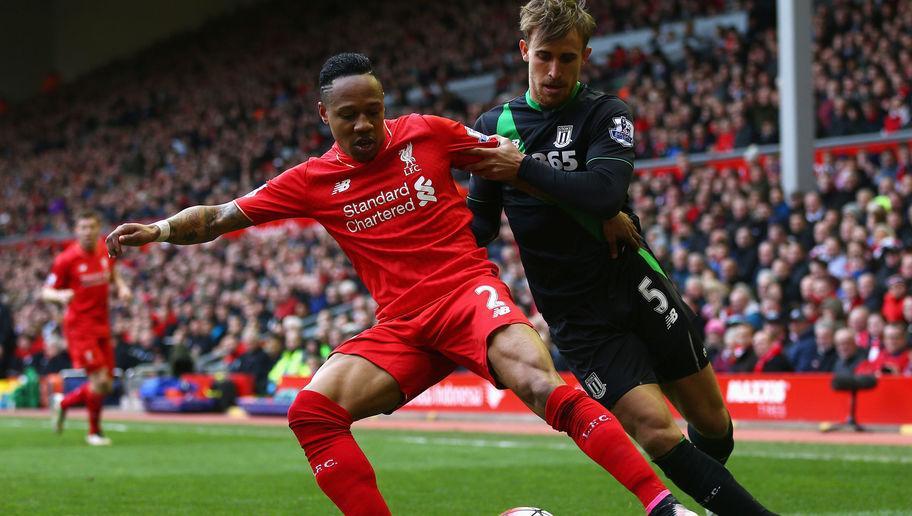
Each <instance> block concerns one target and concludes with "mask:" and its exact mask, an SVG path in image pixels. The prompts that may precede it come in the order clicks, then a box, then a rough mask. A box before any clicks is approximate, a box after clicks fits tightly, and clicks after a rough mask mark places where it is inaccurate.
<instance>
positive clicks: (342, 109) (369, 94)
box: [317, 74, 386, 163]
mask: <svg viewBox="0 0 912 516" xmlns="http://www.w3.org/2000/svg"><path fill="white" fill-rule="evenodd" d="M317 107H318V108H319V110H320V118H322V119H323V122H325V123H327V124H329V129H330V130H331V131H332V135H333V138H335V139H336V141H337V142H339V147H341V148H342V150H343V151H345V153H346V154H348V155H349V156H351V157H353V158H355V160H357V161H360V162H362V163H364V162H367V161H370V160H372V159H374V156H376V155H377V153H378V152H380V149H381V145H382V144H383V142H384V140H385V138H386V131H385V130H384V127H383V115H384V109H383V88H382V87H381V86H380V81H378V80H377V78H376V77H374V76H373V75H368V74H365V75H350V76H348V77H340V78H338V79H336V80H335V81H333V83H332V89H331V90H330V91H329V92H328V93H327V94H326V98H325V102H319V103H318V104H317Z"/></svg>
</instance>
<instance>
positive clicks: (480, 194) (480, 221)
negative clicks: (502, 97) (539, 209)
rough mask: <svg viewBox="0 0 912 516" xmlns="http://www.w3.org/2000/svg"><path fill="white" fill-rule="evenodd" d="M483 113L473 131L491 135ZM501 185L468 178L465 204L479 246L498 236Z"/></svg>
mask: <svg viewBox="0 0 912 516" xmlns="http://www.w3.org/2000/svg"><path fill="white" fill-rule="evenodd" d="M487 114H488V113H485V114H483V115H481V116H480V117H478V120H477V121H475V127H474V129H475V130H476V131H478V132H480V133H482V134H488V135H490V134H492V133H491V130H490V129H489V128H488V125H487V124H486V123H485V115H487ZM502 195H503V194H502V192H501V183H500V182H498V181H489V180H487V179H483V178H481V177H478V176H475V175H473V176H471V177H470V178H469V195H468V196H467V197H466V202H467V203H468V205H469V209H470V210H471V211H472V233H473V234H474V235H475V241H476V242H478V245H479V246H486V245H488V244H489V243H491V241H492V240H494V239H495V238H497V236H498V235H499V234H500V213H501V211H503V201H502V199H503V198H502Z"/></svg>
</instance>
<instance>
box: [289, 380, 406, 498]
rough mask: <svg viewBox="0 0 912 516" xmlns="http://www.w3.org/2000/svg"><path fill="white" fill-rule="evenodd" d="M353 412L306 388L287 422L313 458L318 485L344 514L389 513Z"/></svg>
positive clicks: (311, 461) (308, 457)
mask: <svg viewBox="0 0 912 516" xmlns="http://www.w3.org/2000/svg"><path fill="white" fill-rule="evenodd" d="M351 424H352V418H351V415H350V414H349V413H348V412H347V411H346V410H345V409H343V408H342V407H340V406H339V405H338V404H336V403H335V402H333V401H332V400H330V399H329V398H327V397H326V396H324V395H322V394H320V393H318V392H314V391H308V390H304V391H301V392H299V393H298V396H297V398H295V401H294V403H292V404H291V407H290V408H289V409H288V426H289V427H291V431H292V432H294V434H295V437H297V438H298V442H299V443H301V448H304V453H305V454H306V455H307V460H308V461H310V466H311V468H312V469H313V472H314V478H315V479H316V480H317V485H319V486H320V489H322V490H323V492H324V493H325V494H326V496H328V497H329V499H330V500H332V501H333V503H334V504H336V507H338V508H339V509H340V510H341V511H342V513H343V514H345V515H347V516H351V515H384V514H390V510H389V508H388V507H387V506H386V502H385V501H384V500H383V496H382V495H381V494H380V490H379V489H378V488H377V478H376V476H375V475H374V469H373V468H372V467H371V465H370V462H368V460H367V457H365V456H364V453H363V452H362V451H361V448H359V447H358V444H357V443H356V442H355V439H354V437H352V434H351Z"/></svg>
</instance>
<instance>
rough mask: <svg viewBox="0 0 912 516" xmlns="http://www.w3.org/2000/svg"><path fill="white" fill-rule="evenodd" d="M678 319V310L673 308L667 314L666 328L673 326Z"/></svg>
mask: <svg viewBox="0 0 912 516" xmlns="http://www.w3.org/2000/svg"><path fill="white" fill-rule="evenodd" d="M677 320H678V312H677V311H676V310H675V309H674V308H672V309H671V310H670V311H669V312H668V315H666V316H665V329H666V330H670V329H671V326H672V325H673V324H674V323H675V321H677Z"/></svg>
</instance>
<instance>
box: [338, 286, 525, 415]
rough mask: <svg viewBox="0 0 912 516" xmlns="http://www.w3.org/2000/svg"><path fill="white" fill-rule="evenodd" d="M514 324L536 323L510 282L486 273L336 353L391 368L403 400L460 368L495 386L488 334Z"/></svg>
mask: <svg viewBox="0 0 912 516" xmlns="http://www.w3.org/2000/svg"><path fill="white" fill-rule="evenodd" d="M510 324H525V325H528V326H531V324H530V323H529V320H528V319H527V318H526V316H525V315H524V314H523V313H522V312H521V311H520V310H519V308H517V307H516V305H515V304H514V303H513V298H512V297H511V296H510V290H509V289H508V288H507V286H506V285H504V283H503V282H502V281H500V280H499V279H498V278H496V277H494V276H482V277H480V278H477V279H475V280H472V281H470V282H468V283H465V284H463V285H462V286H460V287H459V288H457V289H456V290H454V291H453V292H451V293H449V294H448V295H446V296H443V297H441V298H440V299H438V300H436V301H434V302H433V303H431V304H430V305H427V306H425V307H424V308H421V309H420V310H416V311H415V312H412V313H410V314H407V315H404V316H401V317H397V318H395V319H389V320H385V321H382V322H380V323H378V324H377V325H376V326H374V327H372V328H368V329H367V330H364V331H363V332H361V333H359V334H358V335H355V336H354V337H352V338H351V339H350V340H348V341H347V342H345V343H344V344H342V345H341V346H339V347H338V348H337V349H336V351H335V352H336V353H343V354H346V355H357V356H360V357H362V358H365V359H367V360H369V361H371V362H372V363H373V364H375V365H377V366H378V367H380V368H381V369H383V370H384V371H386V372H388V373H389V374H390V375H391V376H392V377H393V378H394V379H395V380H396V381H397V382H398V383H399V390H401V391H402V395H403V401H402V402H403V404H404V403H406V402H408V401H409V400H412V399H414V398H415V397H416V396H418V395H419V394H421V393H422V392H424V391H425V390H426V389H427V388H429V387H431V386H432V385H434V384H436V383H437V382H439V381H440V380H442V379H443V378H445V377H446V376H447V375H448V374H450V373H451V372H452V371H453V370H454V369H455V368H456V367H457V366H462V367H465V368H466V369H468V370H470V371H472V372H473V373H475V374H477V375H478V376H481V377H482V378H484V379H485V380H488V381H489V382H491V383H493V384H495V385H496V384H497V383H496V382H495V380H494V377H493V376H492V375H491V371H490V369H489V368H488V337H490V336H491V334H493V333H494V332H495V331H496V330H497V329H499V328H501V327H503V326H507V325H510Z"/></svg>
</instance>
